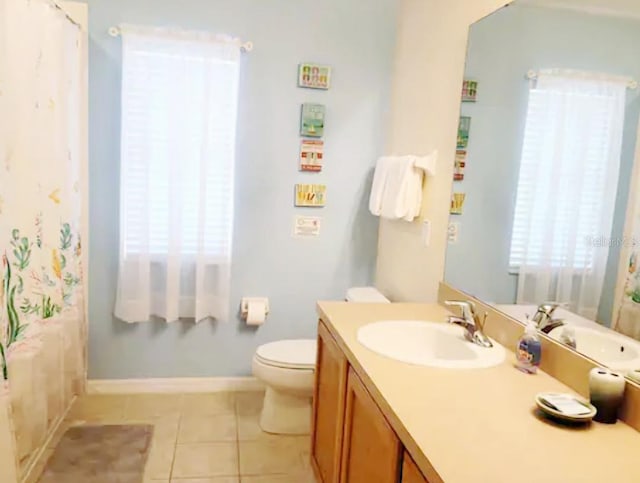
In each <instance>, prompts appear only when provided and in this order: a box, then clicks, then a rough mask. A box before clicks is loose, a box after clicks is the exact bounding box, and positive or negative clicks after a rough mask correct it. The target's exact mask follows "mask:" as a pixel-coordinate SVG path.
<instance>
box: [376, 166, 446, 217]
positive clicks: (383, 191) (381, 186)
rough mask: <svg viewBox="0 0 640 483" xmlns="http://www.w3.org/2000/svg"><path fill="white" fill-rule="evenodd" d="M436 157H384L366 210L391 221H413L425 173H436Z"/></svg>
mask: <svg viewBox="0 0 640 483" xmlns="http://www.w3.org/2000/svg"><path fill="white" fill-rule="evenodd" d="M436 157H437V154H436V153H433V154H431V155H430V156H424V157H418V156H386V157H382V158H380V159H379V160H378V163H377V164H376V171H375V174H374V177H373V185H372V187H371V197H370V198H369V210H370V211H371V213H372V214H374V215H376V216H382V217H383V218H387V219H390V220H400V219H402V220H405V221H413V219H414V218H416V217H417V216H418V215H419V214H420V206H421V204H422V179H423V176H424V173H427V174H430V175H433V174H435V162H436Z"/></svg>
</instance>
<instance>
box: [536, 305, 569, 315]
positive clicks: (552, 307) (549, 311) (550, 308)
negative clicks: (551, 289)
mask: <svg viewBox="0 0 640 483" xmlns="http://www.w3.org/2000/svg"><path fill="white" fill-rule="evenodd" d="M558 308H563V309H568V308H569V304H568V303H565V302H542V303H541V304H540V305H539V306H538V310H542V311H544V312H545V313H546V314H547V315H551V314H553V312H554V311H555V310H556V309H558Z"/></svg>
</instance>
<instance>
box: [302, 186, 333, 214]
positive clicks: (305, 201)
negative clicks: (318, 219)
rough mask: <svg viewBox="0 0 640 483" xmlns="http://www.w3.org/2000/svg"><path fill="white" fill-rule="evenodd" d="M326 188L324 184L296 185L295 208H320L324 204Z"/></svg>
mask: <svg viewBox="0 0 640 483" xmlns="http://www.w3.org/2000/svg"><path fill="white" fill-rule="evenodd" d="M326 193H327V186H326V185H324V184H297V185H296V206H308V207H314V208H322V207H323V206H324V203H325V199H326Z"/></svg>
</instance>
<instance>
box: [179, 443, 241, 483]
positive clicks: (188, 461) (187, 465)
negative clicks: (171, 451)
mask: <svg viewBox="0 0 640 483" xmlns="http://www.w3.org/2000/svg"><path fill="white" fill-rule="evenodd" d="M236 475H238V448H237V444H236V443H199V444H179V445H178V446H177V447H176V457H175V461H174V464H173V473H172V478H173V479H178V478H202V477H211V476H236Z"/></svg>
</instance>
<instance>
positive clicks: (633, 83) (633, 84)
mask: <svg viewBox="0 0 640 483" xmlns="http://www.w3.org/2000/svg"><path fill="white" fill-rule="evenodd" d="M526 78H527V79H529V80H536V79H537V78H538V71H535V70H530V71H529V72H527V75H526ZM637 88H638V81H637V80H635V79H628V80H627V89H637Z"/></svg>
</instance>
